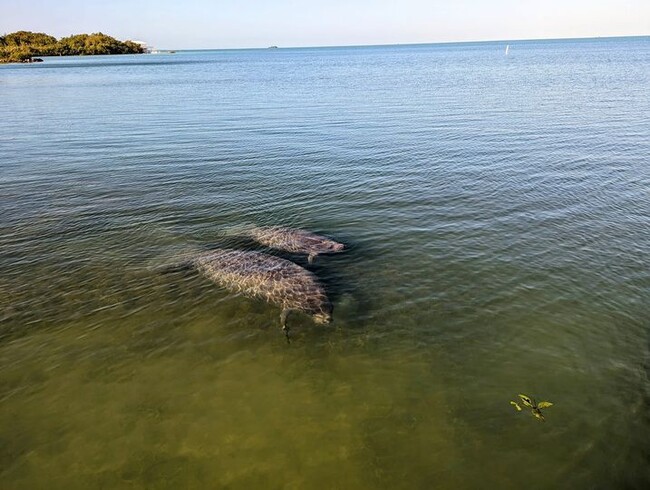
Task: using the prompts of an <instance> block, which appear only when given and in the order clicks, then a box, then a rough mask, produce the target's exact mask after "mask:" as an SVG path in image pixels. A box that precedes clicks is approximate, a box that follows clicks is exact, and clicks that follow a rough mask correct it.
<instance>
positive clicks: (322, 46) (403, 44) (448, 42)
mask: <svg viewBox="0 0 650 490" xmlns="http://www.w3.org/2000/svg"><path fill="white" fill-rule="evenodd" d="M643 37H648V38H650V34H631V35H623V36H588V37H548V38H545V37H540V38H529V39H488V40H481V41H477V40H474V41H434V42H404V43H379V44H323V45H314V46H280V45H274V44H272V45H269V46H257V47H238V48H156V49H159V50H162V51H170V50H171V51H243V50H252V49H269V48H273V49H321V48H372V47H389V46H425V45H444V44H481V43H515V42H535V41H579V40H594V39H622V38H643Z"/></svg>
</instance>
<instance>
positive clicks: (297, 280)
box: [192, 249, 332, 339]
mask: <svg viewBox="0 0 650 490" xmlns="http://www.w3.org/2000/svg"><path fill="white" fill-rule="evenodd" d="M192 263H193V265H194V266H195V267H196V268H197V269H198V270H199V271H200V272H202V273H203V274H204V275H205V276H206V277H208V278H209V279H211V280H212V281H214V282H216V283H217V284H219V285H220V286H222V287H224V288H226V289H229V290H231V291H237V292H241V293H242V294H244V295H247V296H251V297H255V298H260V299H263V300H265V301H268V302H269V303H273V304H276V305H278V306H280V307H281V308H282V314H281V315H280V322H281V325H282V330H284V332H285V334H286V335H287V339H288V338H289V330H288V328H287V315H288V314H289V312H290V311H292V310H294V311H302V312H305V313H307V314H308V315H311V316H312V318H313V319H314V321H315V322H316V323H321V324H323V323H329V322H330V321H331V320H332V304H331V303H330V301H329V299H328V297H327V294H326V293H325V289H324V288H323V286H322V285H321V284H320V282H319V281H318V278H317V277H316V276H315V275H314V274H312V273H311V272H309V271H308V270H306V269H304V268H302V267H300V266H299V265H296V264H294V263H293V262H290V261H288V260H285V259H281V258H279V257H273V256H272V255H267V254H264V253H260V252H249V251H241V250H226V249H222V250H213V251H210V252H206V253H202V254H200V255H199V256H197V257H195V258H194V259H193V260H192Z"/></svg>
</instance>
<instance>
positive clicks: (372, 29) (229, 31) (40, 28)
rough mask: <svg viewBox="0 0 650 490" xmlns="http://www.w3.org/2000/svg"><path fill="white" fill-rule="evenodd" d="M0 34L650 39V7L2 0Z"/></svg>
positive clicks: (220, 41)
mask: <svg viewBox="0 0 650 490" xmlns="http://www.w3.org/2000/svg"><path fill="white" fill-rule="evenodd" d="M0 15H1V16H0V34H4V33H9V32H13V31H17V30H29V31H37V32H46V33H48V34H52V35H54V36H56V37H62V36H67V35H70V34H78V33H82V32H87V33H90V32H99V31H101V32H104V33H105V34H109V35H111V36H114V37H116V38H118V39H122V40H125V39H133V40H142V41H146V42H147V43H149V44H150V45H152V46H154V47H157V48H161V49H192V48H195V49H203V48H246V47H266V46H269V45H278V46H332V45H358V44H393V43H395V44H398V43H427V42H454V41H483V40H509V39H542V38H565V37H596V36H602V37H606V36H636V35H648V34H650V0H618V1H616V0H534V1H533V0H519V1H513V0H489V1H486V0H453V1H442V0H374V1H371V0H347V1H346V0H312V1H309V0H305V1H302V2H301V1H297V0H239V1H237V0H213V1H210V0H183V1H178V0H174V1H172V0H110V1H101V0H0Z"/></svg>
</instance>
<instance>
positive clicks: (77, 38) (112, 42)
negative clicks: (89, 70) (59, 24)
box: [0, 31, 145, 63]
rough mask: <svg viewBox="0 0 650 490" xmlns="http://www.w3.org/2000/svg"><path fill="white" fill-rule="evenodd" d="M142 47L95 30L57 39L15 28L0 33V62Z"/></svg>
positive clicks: (131, 51)
mask: <svg viewBox="0 0 650 490" xmlns="http://www.w3.org/2000/svg"><path fill="white" fill-rule="evenodd" d="M144 52H145V47H144V46H142V45H141V44H138V43H136V42H133V41H118V40H117V39H115V38H113V37H111V36H107V35H106V34H102V33H101V32H97V33H94V34H75V35H73V36H68V37H63V38H61V39H59V40H57V39H56V38H55V37H53V36H50V35H48V34H45V33H42V32H29V31H18V32H12V33H11V34H6V35H4V36H0V63H20V62H22V63H28V62H31V61H36V57H37V56H71V55H95V54H138V53H144Z"/></svg>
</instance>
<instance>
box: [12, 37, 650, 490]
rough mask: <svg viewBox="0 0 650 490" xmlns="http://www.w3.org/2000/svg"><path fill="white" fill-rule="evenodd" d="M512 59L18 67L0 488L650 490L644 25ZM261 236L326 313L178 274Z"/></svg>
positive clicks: (310, 57)
mask: <svg viewBox="0 0 650 490" xmlns="http://www.w3.org/2000/svg"><path fill="white" fill-rule="evenodd" d="M505 44H506V43H475V44H451V45H422V46H397V47H396V46H387V47H365V48H322V49H278V50H245V51H205V52H179V53H176V54H174V55H142V56H123V57H87V58H83V57H81V58H61V59H59V58H56V59H46V61H45V62H44V63H42V64H38V65H31V66H26V65H6V66H0V172H1V173H0V308H1V309H0V471H1V473H0V478H1V481H2V487H3V488H11V489H14V488H15V489H35V488H66V489H67V488H83V489H88V488H142V487H146V488H175V489H177V488H232V489H239V488H242V489H243V488H296V489H297V488H345V489H351V488H390V489H394V488H405V489H406V488H408V489H413V488H422V489H430V488H436V489H476V488H499V489H515V488H517V489H518V488H522V487H524V488H529V489H538V488H539V489H545V488H571V489H587V488H590V489H612V488H626V489H633V488H647V487H648V485H649V484H650V416H649V415H648V414H649V413H650V410H649V408H650V407H649V404H650V382H649V379H648V373H649V369H650V344H649V341H650V337H649V333H650V320H649V318H650V315H649V314H650V301H649V300H650V271H649V269H648V264H649V263H650V166H649V155H650V117H649V116H648V115H649V114H650V97H649V94H650V90H649V87H650V38H628V39H600V40H577V41H576V40H574V41H568V40H567V41H546V42H510V53H509V56H505V54H504V50H505ZM253 223H254V224H259V225H262V224H274V225H275V224H283V225H292V226H297V227H304V228H307V229H309V230H313V231H317V232H322V233H324V234H327V235H329V236H332V237H334V238H336V239H338V240H341V241H343V242H345V243H346V244H347V245H349V250H348V252H346V253H345V254H341V255H336V256H330V257H325V258H322V259H319V260H318V261H317V263H316V264H314V266H308V265H307V263H306V261H305V260H304V258H301V257H295V256H291V257H290V258H291V259H293V260H296V261H297V262H298V263H300V264H301V265H304V266H305V267H310V268H311V270H313V271H314V272H315V273H316V274H318V276H319V277H320V278H321V279H322V280H323V282H324V283H325V284H326V286H327V288H328V290H329V292H330V296H331V298H332V301H333V303H334V323H332V324H331V325H328V326H319V325H315V324H313V323H312V322H311V321H310V319H309V318H308V317H306V316H301V315H296V316H294V317H291V318H290V322H291V325H292V332H293V335H294V340H293V343H292V344H291V345H287V344H286V342H285V341H284V338H283V336H282V334H281V332H280V330H279V328H278V324H279V310H278V308H276V307H274V306H270V305H267V304H264V303H260V302H256V301H252V300H250V299H247V298H244V297H242V296H238V295H233V294H230V293H228V292H226V291H223V290H220V289H218V288H217V287H216V286H215V285H213V284H212V283H210V282H209V281H208V280H206V279H204V278H202V277H200V276H198V275H196V274H194V273H192V272H182V271H181V272H175V273H169V274H160V273H159V272H158V270H157V265H159V264H162V263H166V261H168V260H173V258H174V257H175V256H177V255H178V254H180V253H183V252H185V251H187V250H192V249H196V248H199V247H200V248H210V247H217V246H223V245H226V246H237V247H251V248H252V245H251V244H249V243H243V242H241V241H239V240H237V239H236V238H234V235H235V233H236V231H237V230H238V229H240V227H241V226H243V225H247V224H253ZM518 393H525V394H528V395H531V396H534V397H537V399H538V400H539V401H541V400H549V401H551V402H553V403H554V406H553V407H551V408H548V409H546V410H545V411H544V413H545V415H546V421H545V422H543V423H542V422H540V421H538V420H536V419H535V418H533V417H532V415H531V413H530V412H529V411H522V412H521V413H517V412H516V411H515V410H514V409H513V407H512V406H511V405H510V403H509V402H510V401H511V400H515V398H516V396H517V394H518Z"/></svg>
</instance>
